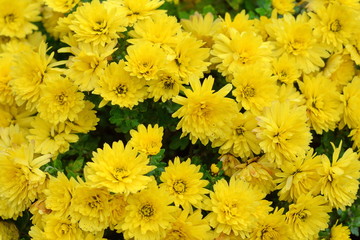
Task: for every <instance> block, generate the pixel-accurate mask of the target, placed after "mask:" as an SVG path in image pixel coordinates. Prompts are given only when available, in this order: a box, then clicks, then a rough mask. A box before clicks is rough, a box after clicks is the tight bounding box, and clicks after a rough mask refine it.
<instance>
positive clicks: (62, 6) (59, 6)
mask: <svg viewBox="0 0 360 240" xmlns="http://www.w3.org/2000/svg"><path fill="white" fill-rule="evenodd" d="M44 2H45V4H46V5H48V6H49V7H50V8H52V9H54V11H56V12H60V13H67V12H69V11H70V10H71V9H72V8H74V7H75V6H76V4H78V3H79V2H80V0H44Z"/></svg>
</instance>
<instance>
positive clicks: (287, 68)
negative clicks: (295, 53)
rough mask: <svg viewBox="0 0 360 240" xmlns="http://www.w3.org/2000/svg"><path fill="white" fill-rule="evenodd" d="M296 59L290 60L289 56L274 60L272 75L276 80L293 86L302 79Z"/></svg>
mask: <svg viewBox="0 0 360 240" xmlns="http://www.w3.org/2000/svg"><path fill="white" fill-rule="evenodd" d="M292 60H294V59H291V58H289V56H287V55H282V56H281V57H279V58H277V59H274V60H273V62H272V73H273V75H274V76H275V78H276V80H278V81H280V82H282V83H286V84H292V83H294V82H295V81H297V80H299V78H300V71H299V69H298V66H297V65H296V62H295V61H292Z"/></svg>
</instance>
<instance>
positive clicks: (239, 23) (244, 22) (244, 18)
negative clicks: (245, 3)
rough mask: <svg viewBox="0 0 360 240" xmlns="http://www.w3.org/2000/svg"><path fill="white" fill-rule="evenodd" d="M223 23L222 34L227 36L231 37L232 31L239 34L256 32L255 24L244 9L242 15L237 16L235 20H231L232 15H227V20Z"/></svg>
mask: <svg viewBox="0 0 360 240" xmlns="http://www.w3.org/2000/svg"><path fill="white" fill-rule="evenodd" d="M222 20H223V21H222V22H221V25H222V29H221V32H222V33H223V34H225V35H226V36H228V37H230V35H231V34H230V32H231V31H233V30H231V29H235V30H237V31H238V32H239V33H242V32H253V31H255V30H256V29H255V27H254V22H253V21H252V20H250V19H249V15H248V14H247V13H246V11H245V10H244V9H243V10H241V12H240V13H238V14H236V15H235V17H234V20H232V19H231V16H230V13H225V18H224V19H222Z"/></svg>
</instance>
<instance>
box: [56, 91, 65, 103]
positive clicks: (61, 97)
mask: <svg viewBox="0 0 360 240" xmlns="http://www.w3.org/2000/svg"><path fill="white" fill-rule="evenodd" d="M55 99H56V101H57V102H58V103H59V105H64V104H65V103H66V102H67V99H68V96H66V94H65V93H64V92H62V93H61V94H59V95H56V96H55Z"/></svg>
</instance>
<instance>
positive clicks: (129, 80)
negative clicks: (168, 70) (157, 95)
mask: <svg viewBox="0 0 360 240" xmlns="http://www.w3.org/2000/svg"><path fill="white" fill-rule="evenodd" d="M124 67H125V62H124V60H120V62H119V63H114V62H112V63H111V64H110V65H109V66H108V67H106V68H105V71H104V73H103V74H102V75H101V76H100V79H99V81H98V83H97V86H96V87H95V89H94V91H93V93H95V94H99V95H100V96H101V97H102V98H103V100H102V101H101V102H100V104H99V107H102V106H104V105H106V104H107V103H108V102H111V104H112V105H119V106H120V107H126V108H130V109H132V108H133V107H134V106H135V105H137V104H138V103H139V102H142V101H144V99H145V98H146V96H147V91H146V88H145V80H144V79H139V78H137V77H133V76H130V74H129V72H127V71H125V70H124Z"/></svg>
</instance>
